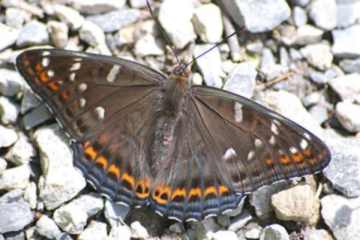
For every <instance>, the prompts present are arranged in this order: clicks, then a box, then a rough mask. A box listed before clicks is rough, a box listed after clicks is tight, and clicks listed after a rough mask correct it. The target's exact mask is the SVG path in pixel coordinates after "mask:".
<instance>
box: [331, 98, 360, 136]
mask: <svg viewBox="0 0 360 240" xmlns="http://www.w3.org/2000/svg"><path fill="white" fill-rule="evenodd" d="M335 113H336V118H337V119H338V120H339V122H340V123H341V125H342V126H343V127H344V128H345V129H346V130H348V131H349V132H352V133H356V132H359V131H360V118H359V116H360V105H359V104H355V103H352V102H351V101H343V102H338V103H337V104H336V109H335Z"/></svg>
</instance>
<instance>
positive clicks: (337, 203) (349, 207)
mask: <svg viewBox="0 0 360 240" xmlns="http://www.w3.org/2000/svg"><path fill="white" fill-rule="evenodd" d="M359 205H360V198H354V199H346V198H345V197H342V196H339V195H335V194H332V195H327V196H325V197H323V198H322V199H321V207H322V208H321V215H322V217H323V218H324V221H325V223H326V225H327V226H328V227H329V228H330V230H331V231H332V233H333V234H334V236H335V239H337V240H347V239H360V228H359V219H360V208H359Z"/></svg>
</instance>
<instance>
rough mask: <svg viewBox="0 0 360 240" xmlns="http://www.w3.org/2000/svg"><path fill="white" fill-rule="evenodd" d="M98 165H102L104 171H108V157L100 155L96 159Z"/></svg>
mask: <svg viewBox="0 0 360 240" xmlns="http://www.w3.org/2000/svg"><path fill="white" fill-rule="evenodd" d="M96 163H97V164H99V165H101V167H102V169H104V170H105V169H107V168H108V165H109V161H108V159H107V158H106V157H104V156H103V155H100V156H98V157H97V158H96Z"/></svg>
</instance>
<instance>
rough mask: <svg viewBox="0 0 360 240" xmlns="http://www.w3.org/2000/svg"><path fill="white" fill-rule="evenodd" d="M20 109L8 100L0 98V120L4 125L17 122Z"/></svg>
mask: <svg viewBox="0 0 360 240" xmlns="http://www.w3.org/2000/svg"><path fill="white" fill-rule="evenodd" d="M19 111H20V107H19V105H18V104H16V103H15V102H13V101H11V100H10V99H9V98H6V97H2V96H0V118H1V122H2V123H3V124H5V125H8V124H13V123H15V122H16V121H17V118H18V115H19Z"/></svg>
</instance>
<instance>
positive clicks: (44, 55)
mask: <svg viewBox="0 0 360 240" xmlns="http://www.w3.org/2000/svg"><path fill="white" fill-rule="evenodd" d="M49 55H50V52H49V51H43V52H42V56H43V57H46V56H49Z"/></svg>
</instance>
